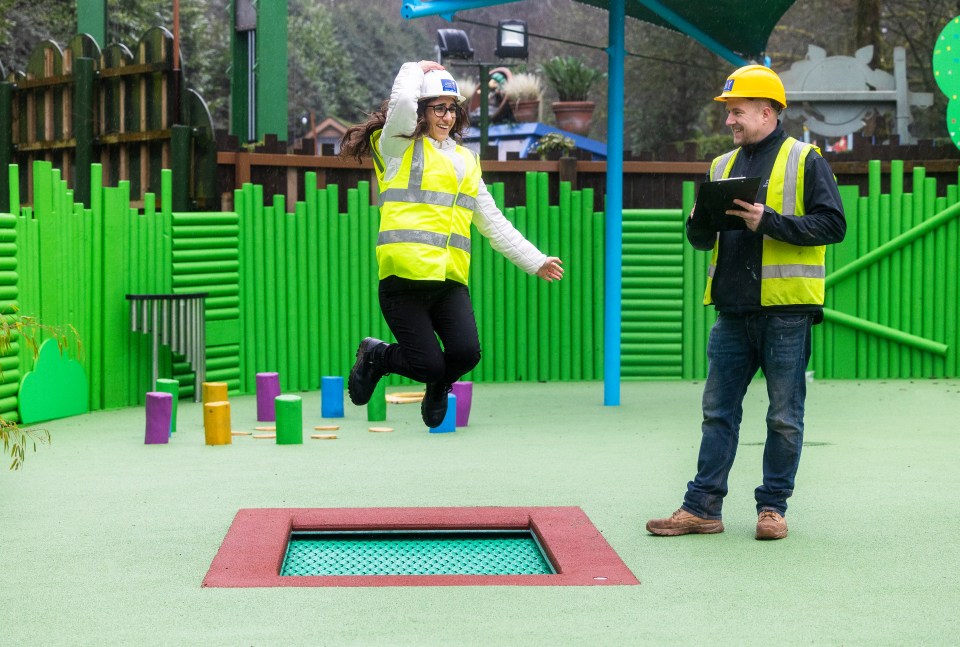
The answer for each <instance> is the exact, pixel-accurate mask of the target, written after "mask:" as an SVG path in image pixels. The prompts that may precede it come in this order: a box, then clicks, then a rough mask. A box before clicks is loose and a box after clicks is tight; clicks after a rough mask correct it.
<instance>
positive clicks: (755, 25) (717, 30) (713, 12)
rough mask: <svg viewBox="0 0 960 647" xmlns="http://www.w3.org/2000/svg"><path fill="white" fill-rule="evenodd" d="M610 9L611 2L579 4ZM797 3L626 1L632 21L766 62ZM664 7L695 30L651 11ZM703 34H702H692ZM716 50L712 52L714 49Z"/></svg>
mask: <svg viewBox="0 0 960 647" xmlns="http://www.w3.org/2000/svg"><path fill="white" fill-rule="evenodd" d="M577 1H578V2H582V3H584V4H588V5H593V6H595V7H600V8H601V9H609V6H610V2H609V1H608V0H577ZM795 2H796V0H753V1H752V2H746V1H744V0H650V1H649V2H646V1H645V0H626V14H627V15H628V16H630V17H633V18H636V19H638V20H642V21H644V22H649V23H652V24H654V25H659V26H661V27H666V28H667V29H672V30H674V31H678V32H680V33H684V34H687V35H688V36H690V37H691V38H694V39H696V40H699V41H701V42H703V39H702V38H701V34H705V35H707V36H709V37H710V38H712V39H713V40H715V41H716V42H717V43H719V44H720V45H722V46H724V47H726V48H727V49H728V50H730V51H731V52H734V53H736V54H739V55H740V56H742V57H743V58H745V59H754V60H757V61H758V62H762V60H761V58H762V56H763V53H764V51H765V50H766V48H767V40H768V39H769V38H770V34H771V33H772V32H773V28H774V27H775V26H776V25H777V23H778V22H779V21H780V18H782V17H783V14H785V13H786V12H787V9H789V8H790V7H791V6H792V5H793V4H794V3H795ZM657 5H659V6H662V7H663V8H665V9H666V10H667V11H668V12H672V13H674V14H676V15H677V16H679V17H680V18H682V19H683V20H685V21H687V22H688V23H689V24H690V25H691V26H692V27H693V30H690V29H687V28H684V27H682V26H678V25H676V24H672V23H671V22H670V21H669V20H667V19H666V18H664V17H662V16H660V15H658V14H657V12H656V11H654V10H653V9H651V7H656V6H657ZM696 31H699V32H700V33H699V34H698V33H692V32H696ZM711 49H712V48H711Z"/></svg>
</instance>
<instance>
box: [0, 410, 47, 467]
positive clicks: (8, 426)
mask: <svg viewBox="0 0 960 647" xmlns="http://www.w3.org/2000/svg"><path fill="white" fill-rule="evenodd" d="M0 440H3V453H4V454H9V455H10V458H11V463H10V469H11V470H18V469H20V468H21V467H23V459H24V457H25V456H26V454H27V447H28V446H32V447H33V451H37V443H40V444H41V445H49V444H50V432H49V431H47V430H46V429H35V428H26V429H25V428H22V427H20V426H19V425H17V424H15V423H11V422H7V421H6V420H4V419H3V418H0Z"/></svg>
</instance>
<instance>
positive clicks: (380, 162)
mask: <svg viewBox="0 0 960 647" xmlns="http://www.w3.org/2000/svg"><path fill="white" fill-rule="evenodd" d="M370 157H372V158H373V163H374V164H376V165H377V170H379V171H380V174H381V175H383V172H384V168H383V160H382V159H380V151H378V150H377V142H374V143H373V150H372V151H371V154H370Z"/></svg>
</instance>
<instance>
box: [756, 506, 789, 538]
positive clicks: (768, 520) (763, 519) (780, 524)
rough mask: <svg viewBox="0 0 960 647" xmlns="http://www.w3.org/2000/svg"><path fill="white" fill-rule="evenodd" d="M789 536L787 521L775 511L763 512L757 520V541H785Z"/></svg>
mask: <svg viewBox="0 0 960 647" xmlns="http://www.w3.org/2000/svg"><path fill="white" fill-rule="evenodd" d="M786 536H787V520H786V519H784V518H783V515H781V514H780V513H779V512H777V511H775V510H763V511H761V512H760V516H759V517H758V518H757V539H783V538H784V537H786Z"/></svg>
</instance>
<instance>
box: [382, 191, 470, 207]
mask: <svg viewBox="0 0 960 647" xmlns="http://www.w3.org/2000/svg"><path fill="white" fill-rule="evenodd" d="M453 201H454V195H453V194H452V193H443V192H441V191H424V190H423V189H419V188H413V187H411V188H409V189H386V190H384V191H383V192H381V193H380V204H386V203H387V202H412V203H414V204H431V205H436V206H438V207H452V206H453Z"/></svg>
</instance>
